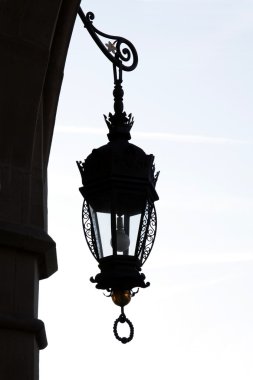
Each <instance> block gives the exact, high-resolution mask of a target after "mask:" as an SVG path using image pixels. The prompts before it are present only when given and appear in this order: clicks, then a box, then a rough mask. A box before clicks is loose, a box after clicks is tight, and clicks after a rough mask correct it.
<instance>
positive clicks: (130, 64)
mask: <svg viewBox="0 0 253 380" xmlns="http://www.w3.org/2000/svg"><path fill="white" fill-rule="evenodd" d="M78 14H79V16H80V18H81V20H82V22H83V24H84V27H85V28H86V29H87V30H88V32H89V33H90V35H91V37H92V38H93V40H94V41H95V42H96V44H97V45H98V47H99V49H100V50H101V51H102V52H103V53H104V55H105V56H106V57H107V58H108V59H109V60H110V61H111V62H112V63H113V65H115V66H117V67H118V68H119V69H120V72H121V70H124V71H132V70H134V69H135V68H136V66H137V64H138V55H137V51H136V49H135V47H134V45H133V44H132V43H131V42H130V41H128V40H127V39H126V38H124V37H119V36H114V35H112V34H106V33H104V32H101V31H100V30H98V29H97V28H96V27H95V26H94V24H93V20H94V19H95V15H94V13H92V12H88V13H87V14H86V15H85V13H84V12H83V10H82V8H81V7H79V9H78ZM99 36H100V37H104V38H106V39H107V40H108V42H107V43H103V41H102V40H101V39H100V37H99ZM112 41H113V42H112ZM115 66H114V70H115ZM120 75H121V73H120ZM119 79H122V78H121V77H120V78H119Z"/></svg>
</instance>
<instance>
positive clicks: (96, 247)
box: [77, 9, 158, 343]
mask: <svg viewBox="0 0 253 380" xmlns="http://www.w3.org/2000/svg"><path fill="white" fill-rule="evenodd" d="M79 15H80V17H81V19H82V20H83V22H84V26H85V27H86V28H87V29H88V31H89V33H90V34H91V36H92V37H93V39H94V40H95V41H96V43H97V44H98V46H99V47H100V48H101V50H102V51H103V52H104V53H105V54H106V56H108V55H109V56H108V58H109V59H110V60H111V61H112V63H113V72H114V91H113V95H114V114H111V113H109V116H108V117H106V116H105V121H106V124H107V126H108V129H109V133H108V135H107V136H108V139H109V142H108V143H107V144H106V145H103V146H101V147H100V148H98V149H94V150H93V151H92V153H91V154H90V155H89V156H88V157H87V158H86V160H85V161H84V162H81V161H79V162H77V165H78V168H79V170H80V173H81V177H82V184H83V186H82V187H81V188H80V192H81V194H82V196H83V198H84V202H83V209H82V222H83V230H84V235H85V238H86V242H87V244H88V247H89V249H90V251H91V253H92V254H93V256H94V257H95V259H96V260H97V261H98V263H99V265H98V266H99V269H100V273H98V274H97V275H96V276H95V278H93V277H92V278H91V282H93V283H95V284H96V288H98V289H104V290H107V291H108V292H109V295H110V296H111V297H112V300H113V302H114V303H115V304H116V305H118V306H120V307H121V314H120V316H119V318H118V319H116V321H115V323H114V334H115V336H116V338H117V339H118V340H120V341H121V342H122V343H127V342H129V341H130V340H131V339H132V338H133V332H134V329H133V325H132V323H131V322H130V321H129V319H127V318H126V316H125V313H124V306H126V305H127V304H128V303H129V302H130V300H131V297H132V296H133V295H135V293H136V292H137V291H138V290H137V291H135V289H138V288H145V287H147V286H149V283H148V282H145V275H144V274H143V273H140V271H141V267H142V265H143V264H144V263H145V261H146V260H147V258H148V256H149V254H150V252H151V250H152V247H153V244H154V240H155V236H156V227H157V218H156V211H155V206H154V202H155V201H156V200H158V195H157V193H156V190H155V185H156V181H157V178H158V173H155V166H154V156H153V155H152V154H150V155H147V154H146V153H145V152H144V151H143V150H142V149H141V148H139V147H138V146H136V145H133V144H131V143H129V140H130V139H131V136H130V130H131V128H132V125H133V117H132V115H131V114H130V115H128V116H127V115H126V113H125V112H124V106H123V95H124V92H123V89H122V70H125V71H131V70H133V69H134V68H135V67H136V66H137V62H138V57H137V53H136V50H135V48H134V46H133V45H132V44H131V43H130V42H129V41H127V40H126V39H124V38H122V37H115V36H110V35H106V34H105V33H102V32H100V31H99V30H98V29H96V28H95V27H94V26H93V23H92V21H93V19H94V15H93V14H92V13H91V12H89V13H87V15H84V13H83V12H82V10H81V9H79ZM98 35H99V36H102V37H106V38H109V39H110V40H109V42H108V43H106V44H104V43H103V42H102V41H101V40H100V39H99V37H98ZM111 40H113V41H114V42H113V43H112V42H111ZM123 44H124V45H125V47H124V48H123V49H122V45H123ZM101 45H102V46H101ZM129 61H131V63H130V65H127V62H129ZM119 322H120V323H124V322H126V323H127V324H128V325H129V328H130V334H129V337H120V336H119V334H118V331H117V326H118V323H119Z"/></svg>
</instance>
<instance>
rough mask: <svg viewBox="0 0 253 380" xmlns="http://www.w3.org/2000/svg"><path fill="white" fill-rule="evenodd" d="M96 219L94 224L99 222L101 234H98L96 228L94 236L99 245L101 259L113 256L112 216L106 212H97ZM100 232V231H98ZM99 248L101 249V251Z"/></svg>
mask: <svg viewBox="0 0 253 380" xmlns="http://www.w3.org/2000/svg"><path fill="white" fill-rule="evenodd" d="M94 214H96V219H95V218H92V223H94V220H97V222H98V226H99V227H98V228H99V234H97V233H96V229H95V228H94V235H95V239H96V243H97V248H98V253H99V259H101V258H102V257H106V256H110V255H112V246H111V214H109V213H105V212H97V213H95V212H94ZM97 230H98V229H97ZM99 247H101V248H100V249H99Z"/></svg>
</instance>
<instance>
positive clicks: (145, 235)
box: [137, 202, 157, 265]
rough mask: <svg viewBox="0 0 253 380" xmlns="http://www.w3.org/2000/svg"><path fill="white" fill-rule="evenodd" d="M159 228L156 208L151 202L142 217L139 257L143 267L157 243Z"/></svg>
mask: <svg viewBox="0 0 253 380" xmlns="http://www.w3.org/2000/svg"><path fill="white" fill-rule="evenodd" d="M156 228H157V217H156V210H155V206H154V205H153V204H151V203H149V202H147V204H146V208H145V211H144V214H143V217H142V221H141V226H140V234H139V241H138V243H137V256H138V257H139V259H140V261H141V263H142V265H143V264H144V263H145V261H146V260H147V258H148V256H149V254H150V252H151V250H152V248H153V244H154V241H155V237H156Z"/></svg>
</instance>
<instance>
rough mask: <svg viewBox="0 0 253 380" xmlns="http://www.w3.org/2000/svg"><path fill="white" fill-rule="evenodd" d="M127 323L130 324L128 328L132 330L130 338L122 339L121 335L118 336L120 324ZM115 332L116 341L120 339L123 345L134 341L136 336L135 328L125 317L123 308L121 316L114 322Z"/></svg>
mask: <svg viewBox="0 0 253 380" xmlns="http://www.w3.org/2000/svg"><path fill="white" fill-rule="evenodd" d="M125 322H126V323H127V324H128V326H129V328H130V333H129V337H128V338H126V337H120V336H119V334H118V331H117V327H118V324H119V323H125ZM113 332H114V335H115V337H116V339H118V340H119V341H120V342H121V343H123V344H125V343H128V342H130V341H131V340H132V339H133V336H134V326H133V324H132V322H131V321H130V320H129V319H128V318H127V317H126V316H125V313H124V308H123V307H122V308H121V314H120V316H119V317H118V318H117V319H116V321H115V322H114V325H113Z"/></svg>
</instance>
